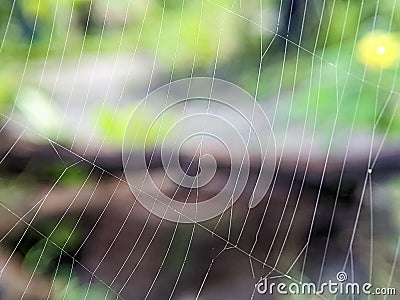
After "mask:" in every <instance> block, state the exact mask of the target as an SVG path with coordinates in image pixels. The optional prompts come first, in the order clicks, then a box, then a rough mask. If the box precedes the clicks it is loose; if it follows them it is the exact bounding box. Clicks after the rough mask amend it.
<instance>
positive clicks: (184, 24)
mask: <svg viewBox="0 0 400 300" xmlns="http://www.w3.org/2000/svg"><path fill="white" fill-rule="evenodd" d="M128 2H129V1H128V0H118V1H117V0H116V1H106V0H98V1H93V3H92V2H91V1H89V0H74V1H73V0H57V1H54V0H40V1H39V0H19V1H14V2H13V1H12V0H5V1H3V3H2V5H0V112H1V113H2V114H3V115H8V114H9V113H10V111H11V109H12V107H14V104H15V108H16V109H17V110H18V111H19V113H21V114H22V115H23V116H24V118H25V119H27V120H28V121H29V123H30V124H31V127H32V128H33V129H34V130H36V131H38V132H40V133H42V134H44V135H45V136H46V137H49V138H55V137H56V136H57V135H58V133H59V129H60V128H59V127H58V124H59V120H60V118H61V116H60V115H59V112H57V111H55V110H54V108H53V106H52V100H53V99H50V97H49V96H48V95H49V93H48V91H44V90H38V91H36V90H33V89H32V88H30V87H29V86H27V85H26V84H25V83H24V81H23V77H24V76H25V73H24V72H25V64H26V61H27V60H28V59H29V61H32V60H34V61H43V60H44V59H46V58H50V59H51V58H54V59H58V60H59V59H64V58H71V57H72V58H73V57H77V56H79V55H80V53H81V52H82V53H84V54H88V55H97V54H99V55H100V57H101V55H103V54H110V53H111V54H115V53H116V52H117V51H121V52H124V53H130V54H132V53H136V52H144V53H149V54H150V55H154V56H157V63H160V64H161V65H163V66H164V67H165V69H167V70H172V69H173V70H174V77H177V78H180V77H185V76H189V75H191V74H192V68H194V69H193V74H194V75H197V76H211V75H213V69H214V66H215V65H217V70H216V74H217V76H219V77H223V78H225V79H228V80H231V81H233V82H235V83H237V84H239V85H241V86H242V87H243V88H244V89H246V90H248V91H249V92H250V93H253V94H254V93H255V88H256V83H257V76H258V68H259V64H260V57H261V56H262V55H263V53H262V51H265V48H266V47H268V45H269V43H271V42H272V46H271V47H270V48H268V49H269V50H268V52H267V54H266V56H265V60H264V62H263V64H262V66H261V70H260V86H259V93H258V97H257V100H259V101H269V100H271V99H275V98H276V96H277V95H281V90H282V91H285V92H286V93H288V94H289V95H290V93H291V92H292V89H293V87H295V96H294V97H293V101H294V105H293V110H292V119H293V120H294V121H296V120H297V121H298V122H304V119H305V116H306V115H308V116H309V117H308V119H309V120H310V121H308V122H307V124H308V126H310V128H312V127H313V126H314V118H316V119H315V120H316V123H315V126H316V127H317V128H319V129H320V130H319V131H320V132H326V133H327V135H328V134H329V133H330V131H331V130H332V124H333V123H334V121H335V116H336V112H337V113H338V120H337V124H338V126H339V127H341V128H350V127H351V126H352V125H353V124H354V126H355V128H356V129H360V130H365V129H366V130H372V126H373V124H376V125H377V130H380V131H381V133H385V132H386V131H387V130H389V133H390V135H391V136H394V137H398V135H399V133H400V108H399V107H398V100H399V95H398V91H399V88H400V82H399V81H400V76H399V68H398V64H399V60H400V5H397V6H396V7H395V9H393V7H392V6H393V2H392V1H379V2H378V3H379V8H378V9H377V8H376V2H374V1H361V0H359V1H324V3H325V6H322V4H321V1H316V0H314V1H310V7H309V9H308V10H307V16H306V21H305V25H304V28H305V30H304V31H303V32H304V34H303V35H302V36H301V40H300V30H299V28H300V27H301V23H302V22H301V17H302V15H303V14H302V13H301V12H297V13H296V14H293V15H292V17H293V18H295V17H297V20H293V19H291V23H292V24H294V25H292V27H293V28H290V29H289V30H288V29H287V28H286V27H287V24H288V21H289V18H290V17H289V13H288V12H289V10H290V5H289V4H290V1H284V2H283V3H284V5H283V6H282V11H281V12H279V3H280V1H278V0H263V1H262V4H263V9H262V10H261V9H260V7H259V2H258V1H249V2H251V3H248V2H245V1H233V0H215V1H185V2H184V5H183V1H182V0H166V1H162V0H150V1H134V2H132V3H130V2H129V3H128ZM13 3H14V5H13ZM297 3H298V4H299V7H301V5H300V4H301V3H302V1H297ZM323 8H324V10H323V11H322V9H323ZM11 12H12V14H11ZM232 12H233V13H232ZM261 12H262V26H261V27H260V26H257V24H258V25H259V24H260V19H261V15H260V13H261ZM376 12H377V16H375V13H376ZM278 15H280V16H281V20H280V22H279V24H280V25H279V28H278V32H277V34H278V35H276V34H274V33H276V32H275V31H276V27H277V26H276V24H277V17H278ZM299 17H300V19H299ZM125 20H126V22H125ZM319 20H322V22H321V27H319V23H320V22H319ZM161 25H162V30H161V31H160V28H161V27H160V26H161ZM260 33H261V37H262V41H260ZM286 36H287V37H289V39H290V42H288V43H286V45H285V38H286ZM260 42H261V43H262V51H261V53H260ZM285 47H286V48H287V49H286V50H287V51H285ZM284 53H285V55H286V56H285V57H284V55H283V54H284ZM61 57H62V58H61ZM194 60H195V61H194ZM149 68H151V66H149ZM295 71H296V72H295ZM310 78H311V80H312V81H311V82H310ZM287 98H289V99H283V98H282V99H280V101H281V102H282V105H283V107H284V108H285V109H286V111H287V109H288V107H289V105H290V98H291V97H290V96H289V97H287ZM134 100H140V99H134ZM101 105H102V103H99V110H98V111H96V112H94V115H95V118H94V119H97V120H98V122H99V126H98V127H99V129H98V130H99V134H101V135H103V136H105V137H106V141H107V142H108V143H109V144H110V145H117V146H116V147H117V148H119V147H120V146H121V145H122V142H123V137H124V133H125V128H126V127H127V124H128V122H129V119H130V115H131V113H132V111H134V109H135V107H136V104H134V103H133V104H132V105H130V106H128V107H123V108H119V109H117V110H115V107H104V108H102V109H100V106H101ZM381 111H382V114H380V112H381ZM393 116H394V117H393ZM134 122H136V123H135V124H134V125H135V126H133V127H135V128H137V131H136V132H135V133H132V134H131V135H130V136H135V138H137V139H142V140H145V139H147V140H146V143H150V144H151V143H155V141H156V139H157V137H158V135H161V136H163V135H165V134H166V132H167V129H168V128H169V127H170V126H171V124H172V123H173V120H170V119H167V120H166V121H165V122H164V123H163V124H162V125H156V126H155V127H154V130H152V131H151V132H150V133H149V135H148V136H146V135H145V134H144V131H143V130H142V128H147V126H148V125H149V124H148V120H147V119H146V114H145V113H144V114H143V116H142V118H138V119H136V120H134ZM389 125H390V127H389ZM64 168H65V166H50V167H49V170H48V173H46V174H45V176H47V177H49V178H58V177H59V176H60V174H61V173H62V172H63V171H64ZM70 171H71V172H66V173H65V174H64V176H63V180H62V181H61V182H62V183H65V184H76V183H77V182H80V183H81V181H82V180H83V179H84V178H86V176H87V173H85V171H82V170H79V169H77V168H73V169H71V170H70ZM2 184H3V183H2ZM0 190H3V188H1V189H0ZM397 194H398V193H397ZM397 194H396V195H397ZM397 198H398V197H397ZM398 211H400V210H398ZM48 225H49V226H48V228H53V226H52V225H53V224H48ZM45 233H46V236H48V235H47V234H50V232H48V231H47V232H46V231H45ZM71 234H72V235H71ZM78 236H79V233H78V232H72V229H71V228H70V227H68V226H63V227H60V228H58V229H57V230H56V231H55V232H53V233H52V234H51V239H52V240H53V241H54V242H55V243H56V244H57V245H63V244H65V245H66V246H68V245H72V246H71V247H73V246H74V245H76V243H79V238H78ZM46 243H47V241H46V240H44V239H41V240H39V241H38V242H37V243H36V244H34V245H33V246H32V247H31V248H30V249H28V250H27V252H26V255H25V261H24V264H26V265H27V266H30V267H34V266H35V265H36V263H37V262H40V263H39V266H38V268H39V269H40V270H49V269H51V268H50V265H51V264H54V261H57V259H58V257H59V255H60V251H59V249H57V248H56V247H54V245H51V244H49V243H47V246H46V247H44V244H46ZM65 249H66V250H68V247H66V248H65ZM39 257H41V259H39ZM61 269H62V268H61ZM68 276H69V270H66V271H65V272H63V271H60V272H59V275H58V277H57V278H58V279H57V280H59V281H60V282H61V283H62V285H61V286H64V287H65V284H66V283H67V282H69V284H68V288H65V290H63V291H62V293H65V295H66V297H65V298H63V299H82V298H84V297H85V294H86V287H81V286H80V285H79V283H78V282H77V280H76V278H75V277H72V279H71V278H68ZM69 279H71V281H69ZM62 293H61V295H63V294H62ZM90 293H92V294H93V295H92V294H90V295H88V296H87V298H86V299H98V298H101V297H104V296H103V295H104V293H103V292H102V290H101V288H97V287H95V288H90ZM61 297H62V296H61Z"/></svg>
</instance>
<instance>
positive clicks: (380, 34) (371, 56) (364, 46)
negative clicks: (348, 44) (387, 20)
mask: <svg viewBox="0 0 400 300" xmlns="http://www.w3.org/2000/svg"><path fill="white" fill-rule="evenodd" d="M356 55H357V58H358V60H360V61H361V62H362V63H363V64H364V65H366V66H368V67H375V68H391V67H394V66H395V65H396V63H397V60H398V59H399V58H400V38H399V36H398V35H397V34H393V33H389V32H384V31H371V32H369V33H367V34H366V35H365V36H364V37H363V38H362V39H361V40H360V41H359V42H358V44H357V53H356Z"/></svg>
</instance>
